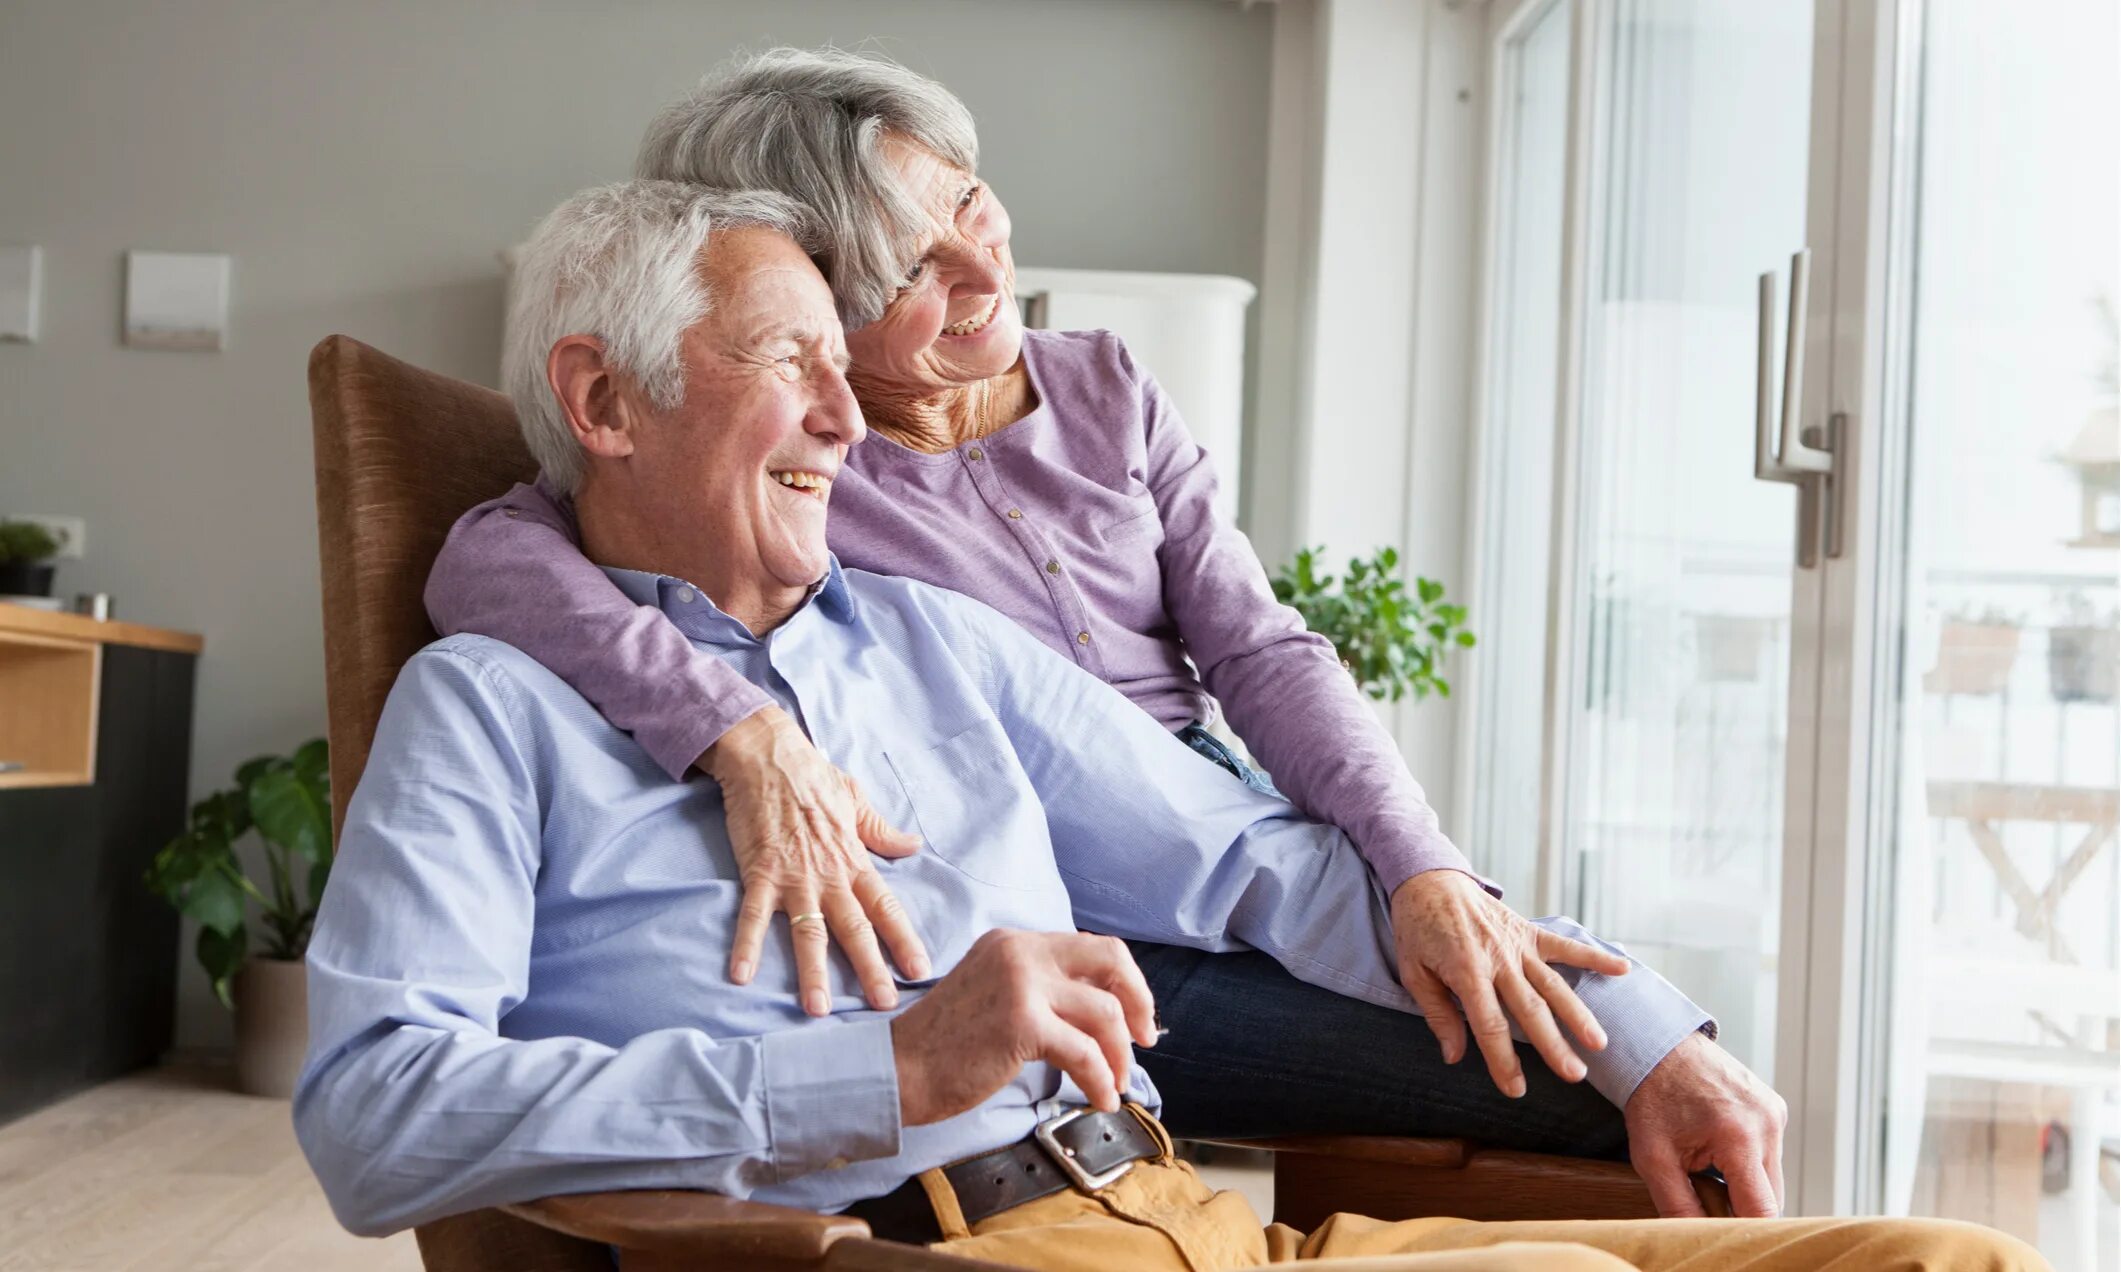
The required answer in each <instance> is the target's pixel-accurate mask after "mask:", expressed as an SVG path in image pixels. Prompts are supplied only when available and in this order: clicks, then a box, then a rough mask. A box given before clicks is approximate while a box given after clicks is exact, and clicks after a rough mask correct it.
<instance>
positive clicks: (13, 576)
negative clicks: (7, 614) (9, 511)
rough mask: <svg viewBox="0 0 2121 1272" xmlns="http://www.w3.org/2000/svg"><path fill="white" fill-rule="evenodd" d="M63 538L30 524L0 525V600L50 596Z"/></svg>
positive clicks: (27, 522)
mask: <svg viewBox="0 0 2121 1272" xmlns="http://www.w3.org/2000/svg"><path fill="white" fill-rule="evenodd" d="M65 546H66V539H65V536H63V535H60V534H55V533H53V532H52V530H51V529H49V528H48V527H46V526H43V525H40V524H38V523H37V522H34V521H0V596H50V595H51V594H52V575H53V573H54V572H55V571H56V569H57V567H56V566H54V565H53V564H52V558H53V557H55V556H58V555H59V549H61V548H63V547H65Z"/></svg>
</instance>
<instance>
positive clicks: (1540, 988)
mask: <svg viewBox="0 0 2121 1272" xmlns="http://www.w3.org/2000/svg"><path fill="white" fill-rule="evenodd" d="M1392 932H1393V939H1394V941H1395V942H1396V943H1397V946H1398V954H1399V976H1400V983H1401V984H1403V985H1405V986H1406V989H1407V992H1408V993H1409V994H1412V995H1413V996H1414V1001H1415V1003H1416V1004H1418V1005H1419V1006H1420V1008H1421V1014H1422V1016H1423V1017H1424V1018H1426V1019H1427V1020H1428V1022H1429V1028H1430V1030H1432V1031H1433V1032H1434V1033H1435V1034H1436V1040H1437V1041H1438V1042H1439V1043H1441V1044H1442V1046H1443V1055H1444V1059H1445V1060H1446V1061H1448V1062H1450V1063H1452V1064H1457V1063H1458V1062H1459V1060H1461V1059H1462V1058H1464V1056H1465V1054H1466V1035H1467V1033H1468V1032H1469V1031H1470V1032H1471V1034H1472V1038H1473V1042H1474V1044H1475V1045H1477V1046H1478V1047H1479V1048H1480V1052H1481V1055H1482V1056H1484V1057H1485V1058H1486V1060H1487V1065H1488V1075H1489V1076H1490V1077H1492V1078H1493V1079H1494V1080H1495V1085H1496V1087H1497V1088H1498V1089H1500V1090H1501V1091H1502V1092H1503V1094H1505V1095H1508V1096H1510V1097H1512V1098H1513V1099H1514V1098H1516V1097H1518V1096H1521V1095H1523V1094H1524V1093H1525V1080H1524V1070H1523V1068H1522V1066H1520V1065H1519V1063H1518V1060H1517V1047H1516V1045H1515V1039H1514V1038H1513V1036H1512V1034H1511V1030H1510V1025H1511V1022H1512V1021H1513V1020H1514V1021H1515V1022H1516V1024H1517V1027H1518V1029H1520V1030H1522V1031H1523V1034H1524V1038H1525V1041H1527V1042H1529V1043H1531V1044H1532V1046H1533V1047H1534V1048H1535V1049H1536V1050H1537V1051H1538V1052H1539V1054H1540V1057H1541V1058H1542V1059H1544V1060H1545V1061H1546V1062H1547V1066H1548V1067H1549V1068H1551V1069H1553V1070H1554V1072H1555V1073H1557V1074H1559V1075H1560V1076H1561V1077H1562V1078H1564V1079H1566V1080H1568V1081H1570V1082H1580V1081H1582V1080H1583V1078H1584V1076H1585V1074H1586V1072H1587V1070H1586V1069H1585V1068H1584V1063H1583V1061H1582V1060H1581V1059H1580V1058H1579V1057H1578V1056H1577V1055H1576V1052H1575V1050H1574V1048H1572V1047H1571V1046H1570V1045H1569V1042H1568V1039H1567V1038H1566V1037H1564V1036H1563V1030H1564V1029H1566V1030H1567V1032H1568V1033H1570V1034H1574V1035H1575V1036H1576V1038H1577V1039H1578V1040H1579V1041H1580V1042H1581V1043H1582V1045H1583V1046H1584V1047H1586V1048H1588V1049H1589V1050H1592V1051H1599V1050H1603V1049H1604V1047H1605V1044H1606V1037H1605V1031H1604V1030H1603V1029H1601V1028H1600V1027H1599V1025H1598V1021H1597V1020H1596V1019H1595V1018H1593V1017H1592V1015H1591V1011H1590V1008H1588V1007H1585V1006H1584V1005H1583V1000H1582V999H1580V998H1578V997H1577V996H1576V991H1575V990H1573V989H1571V988H1570V987H1569V984H1568V982H1567V981H1566V980H1564V979H1563V978H1562V977H1561V975H1560V974H1559V973H1557V972H1556V971H1555V970H1554V969H1553V968H1552V967H1551V966H1549V964H1550V963H1562V964H1565V965H1568V966H1571V967H1580V968H1584V969H1586V970H1588V971H1593V972H1602V973H1604V974H1606V975H1608V976H1619V975H1623V974H1625V973H1626V971H1627V970H1628V962H1627V960H1626V959H1625V958H1622V957H1621V956H1620V955H1617V954H1614V953H1611V952H1609V951H1607V950H1602V949H1599V948H1597V947H1596V946H1593V945H1586V944H1584V943H1583V942H1581V941H1572V940H1570V939H1568V938H1567V937H1564V936H1560V935H1558V934H1556V933H1553V932H1549V931H1546V930H1544V929H1542V928H1539V927H1537V926H1534V925H1533V924H1532V923H1531V921H1530V920H1528V919H1526V918H1525V917H1524V916H1523V915H1521V914H1518V913H1517V912H1516V911H1515V910H1512V909H1510V907H1508V906H1506V905H1504V904H1503V903H1502V902H1501V901H1499V900H1497V899H1496V898H1495V897H1493V896H1490V895H1489V894H1488V892H1487V890H1486V889H1485V888H1483V887H1481V886H1480V884H1479V883H1478V882H1477V881H1476V880H1474V878H1473V877H1472V876H1471V875H1468V874H1466V873H1464V872H1463V871H1458V870H1448V869H1446V870H1429V871H1424V872H1423V873H1421V874H1418V875H1415V876H1414V877H1413V878H1411V879H1408V880H1407V881H1406V882H1405V883H1403V884H1401V885H1400V886H1399V888H1398V890H1396V891H1395V892H1393V894H1392Z"/></svg>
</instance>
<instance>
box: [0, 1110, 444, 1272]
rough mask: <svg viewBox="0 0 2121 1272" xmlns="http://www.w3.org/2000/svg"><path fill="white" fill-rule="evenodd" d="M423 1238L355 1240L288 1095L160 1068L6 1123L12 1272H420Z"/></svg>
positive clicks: (3, 1209)
mask: <svg viewBox="0 0 2121 1272" xmlns="http://www.w3.org/2000/svg"><path fill="white" fill-rule="evenodd" d="M419 1266H420V1255H419V1251H418V1250H417V1249H416V1248H415V1247H414V1245H413V1239H412V1234H411V1233H409V1232H408V1233H400V1234H399V1235H397V1236H395V1237H390V1238H388V1239H386V1240H382V1241H367V1240H363V1239H361V1238H359V1237H355V1236H351V1235H349V1234H348V1233H347V1232H346V1231H345V1230H344V1229H342V1228H341V1227H339V1225H338V1223H337V1222H336V1221H334V1220H333V1219H332V1217H331V1211H330V1210H329V1209H328V1208H327V1207H326V1206H325V1204H324V1194H323V1192H322V1191H320V1190H319V1189H318V1187H317V1182H316V1180H315V1179H314V1178H313V1177H311V1175H310V1173H309V1166H308V1164H307V1163H305V1162H304V1161H303V1160H302V1153H301V1150H300V1149H298V1148H296V1147H295V1133H294V1127H293V1125H292V1124H291V1123H290V1122H289V1120H288V1106H287V1102H286V1101H285V1100H263V1099H258V1098H255V1097H252V1096H244V1095H237V1094H235V1093H234V1092H233V1091H232V1090H230V1089H229V1078H228V1075H227V1073H226V1071H215V1070H211V1069H156V1070H149V1071H147V1072H144V1073H140V1074H136V1075H133V1076H131V1077H128V1078H123V1079H120V1080H119V1081H116V1082H112V1083H108V1084H106V1085H104V1086H100V1087H97V1088H95V1089H94V1090H91V1091H87V1092H84V1093H82V1094H81V1095H77V1096H75V1097H73V1098H72V1099H69V1100H65V1101H62V1102H61V1103H58V1104H55V1105H52V1106H51V1107H49V1108H45V1109H41V1110H39V1111H37V1112H35V1113H32V1114H30V1115H29V1116H28V1117H25V1118H22V1119H21V1120H19V1121H16V1122H11V1123H9V1124H7V1125H5V1126H0V1270H4V1272H14V1270H15V1269H27V1268H51V1269H61V1268H63V1269H80V1270H83V1272H87V1270H89V1269H96V1270H98V1272H100V1270H101V1269H106V1268H138V1269H155V1270H156V1272H165V1270H168V1269H186V1270H188V1272H245V1270H247V1269H266V1268H271V1269H275V1270H276V1272H277V1270H280V1269H296V1270H298V1272H339V1270H340V1269H346V1270H347V1272H352V1270H353V1269H361V1270H362V1272H368V1270H370V1269H374V1270H376V1272H393V1270H397V1269H403V1270H405V1272H416V1270H417V1269H418V1268H419Z"/></svg>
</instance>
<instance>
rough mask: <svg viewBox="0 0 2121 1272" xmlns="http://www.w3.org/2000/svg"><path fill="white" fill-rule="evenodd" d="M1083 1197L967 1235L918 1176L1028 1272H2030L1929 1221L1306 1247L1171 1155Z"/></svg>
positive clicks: (1387, 1233) (1723, 1224)
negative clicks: (1248, 1271) (1279, 1269)
mask: <svg viewBox="0 0 2121 1272" xmlns="http://www.w3.org/2000/svg"><path fill="white" fill-rule="evenodd" d="M1142 1120H1143V1122H1144V1123H1145V1124H1147V1125H1148V1126H1149V1127H1150V1128H1151V1130H1152V1132H1153V1133H1154V1134H1155V1135H1156V1136H1157V1138H1158V1139H1159V1140H1160V1141H1161V1142H1162V1143H1163V1145H1164V1147H1165V1156H1164V1157H1163V1158H1161V1159H1158V1160H1154V1161H1143V1162H1141V1163H1140V1164H1138V1165H1136V1166H1135V1168H1134V1169H1133V1170H1132V1171H1130V1172H1128V1174H1127V1175H1126V1176H1125V1177H1123V1178H1121V1179H1120V1180H1119V1181H1118V1182H1116V1183H1114V1184H1112V1185H1111V1186H1109V1187H1107V1188H1104V1189H1101V1190H1100V1191H1099V1192H1098V1193H1097V1194H1095V1195H1094V1196H1093V1195H1089V1194H1085V1193H1081V1192H1077V1191H1075V1190H1074V1189H1069V1190H1068V1191H1066V1192H1061V1193H1055V1194H1054V1195H1053V1196H1050V1197H1042V1198H1040V1199H1039V1200H1037V1201H1034V1202H1029V1203H1027V1204H1025V1205H1021V1206H1017V1207H1015V1208H1014V1209H1011V1210H1006V1211H1003V1212H1002V1213H1001V1214H998V1215H994V1216H991V1217H989V1218H987V1219H984V1220H982V1221H981V1222H980V1223H979V1224H978V1225H977V1226H974V1227H971V1228H968V1227H967V1226H966V1224H965V1220H964V1212H963V1211H962V1210H961V1209H959V1207H958V1204H957V1195H956V1193H954V1192H953V1191H952V1190H951V1188H950V1183H949V1181H948V1180H947V1179H945V1178H944V1177H943V1173H942V1172H941V1171H940V1170H931V1171H928V1172H926V1173H925V1174H923V1175H922V1176H921V1177H920V1179H921V1185H922V1187H923V1188H924V1189H925V1190H926V1191H927V1193H928V1200H929V1201H930V1202H931V1203H932V1204H933V1205H934V1206H935V1211H936V1218H937V1220H938V1221H939V1222H940V1224H941V1226H942V1231H943V1236H944V1240H943V1241H942V1242H941V1243H939V1244H938V1245H937V1247H936V1248H937V1249H947V1250H948V1251H950V1252H951V1253H952V1254H962V1255H968V1256H970V1257H973V1258H980V1259H990V1260H992V1261H994V1262H996V1263H1006V1264H1009V1265H1011V1266H1014V1267H1020V1268H1032V1269H1038V1270H1039V1272H1135V1270H1137V1269H1139V1270H1140V1272H1223V1270H1224V1269H1239V1268H1254V1267H1260V1266H1265V1265H1270V1264H1277V1263H1291V1262H1296V1261H1299V1260H1304V1261H1309V1260H1330V1261H1331V1262H1329V1263H1326V1264H1323V1265H1322V1268H1323V1267H1331V1268H1334V1269H1337V1270H1339V1272H1350V1270H1353V1269H1361V1270H1363V1272H1388V1270H1389V1272H1502V1270H1503V1269H1511V1270H1513V1272H1516V1270H1521V1272H1579V1270H1580V1272H1626V1269H1628V1268H1635V1269H1639V1272H1712V1270H1713V1272H1877V1270H1878V1269H1894V1270H1895V1272H1902V1270H1905V1272H1915V1270H1917V1269H1922V1270H1926V1272H1977V1270H1978V1272H2020V1270H2024V1272H2034V1270H2043V1272H2044V1270H2045V1269H2047V1266H2048V1265H2047V1262H2046V1261H2045V1260H2044V1259H2042V1258H2041V1257H2040V1256H2039V1254H2038V1253H2036V1252H2035V1251H2034V1250H2033V1249H2032V1248H2031V1247H2029V1246H2027V1245H2025V1244H2023V1243H2022V1242H2019V1241H2017V1240H2015V1239H2013V1238H2011V1237H2007V1236H2005V1235H2003V1234H2002V1233H2000V1232H1995V1231H1992V1230H1990V1229H1987V1228H1982V1227H1977V1226H1975V1225H1973V1224H1961V1223H1948V1222H1945V1221H1942V1220H1924V1219H1635V1220H1612V1221H1605V1222H1587V1221H1554V1222H1526V1223H1474V1222H1471V1221H1470V1220H1465V1219H1406V1220H1401V1221H1399V1222H1397V1223H1390V1222H1386V1221H1383V1220H1378V1219H1366V1218H1363V1217H1362V1216H1360V1215H1334V1216H1333V1217H1332V1218H1330V1219H1328V1220H1327V1221H1326V1222H1325V1224H1324V1225H1323V1226H1322V1227H1320V1228H1319V1229H1318V1230H1317V1231H1316V1232H1313V1233H1310V1234H1309V1235H1308V1236H1307V1235H1305V1234H1303V1233H1300V1232H1298V1231H1296V1230H1295V1229H1294V1228H1291V1227H1288V1226H1287V1225H1285V1224H1273V1225H1271V1226H1267V1225H1262V1224H1261V1222H1260V1219H1259V1216H1258V1215H1256V1214H1254V1213H1253V1211H1252V1207H1251V1205H1250V1203H1248V1202H1247V1201H1246V1200H1245V1199H1244V1198H1243V1197H1242V1196H1240V1195H1238V1194H1237V1193H1234V1192H1215V1191H1213V1190H1211V1189H1210V1188H1209V1187H1208V1186H1207V1185H1206V1184H1204V1183H1202V1182H1201V1180H1200V1177H1199V1176H1198V1175H1196V1174H1194V1173H1193V1168H1192V1167H1191V1166H1189V1165H1187V1164H1186V1163H1184V1162H1180V1161H1175V1160H1173V1159H1172V1158H1171V1157H1170V1156H1169V1149H1170V1140H1169V1138H1168V1137H1166V1136H1165V1135H1164V1133H1163V1128H1162V1127H1161V1126H1158V1125H1156V1123H1155V1121H1154V1119H1152V1118H1149V1117H1148V1116H1146V1115H1143V1117H1142Z"/></svg>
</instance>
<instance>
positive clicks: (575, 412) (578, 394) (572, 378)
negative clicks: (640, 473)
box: [545, 335, 639, 459]
mask: <svg viewBox="0 0 2121 1272" xmlns="http://www.w3.org/2000/svg"><path fill="white" fill-rule="evenodd" d="M545 378H546V380H547V381H549V382H550V383H551V385H552V391H553V394H554V395H555V396H556V397H558V398H559V401H560V409H561V410H562V411H564V412H565V413H566V415H567V423H568V426H569V427H570V428H572V429H573V430H574V439H575V441H577V442H579V443H581V446H582V449H583V450H585V451H588V452H589V453H590V454H592V455H595V456H597V457H599V458H601V459H623V458H625V457H626V456H628V455H631V454H633V442H634V436H633V434H634V428H635V426H636V425H637V424H638V423H639V417H638V416H637V415H636V414H635V413H634V409H633V403H632V402H631V401H629V400H628V398H627V395H626V394H624V393H622V392H620V389H619V378H618V373H617V372H616V371H615V370H614V369H613V367H612V366H611V364H610V363H609V362H607V361H605V358H604V342H603V341H601V340H598V339H597V338H596V337H595V336H583V335H574V336H561V337H560V339H559V340H558V341H557V342H556V343H555V344H554V345H553V346H552V352H551V353H550V354H548V355H546V358H545Z"/></svg>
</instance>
